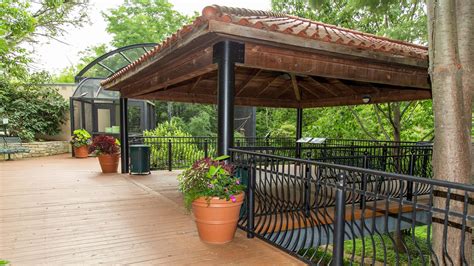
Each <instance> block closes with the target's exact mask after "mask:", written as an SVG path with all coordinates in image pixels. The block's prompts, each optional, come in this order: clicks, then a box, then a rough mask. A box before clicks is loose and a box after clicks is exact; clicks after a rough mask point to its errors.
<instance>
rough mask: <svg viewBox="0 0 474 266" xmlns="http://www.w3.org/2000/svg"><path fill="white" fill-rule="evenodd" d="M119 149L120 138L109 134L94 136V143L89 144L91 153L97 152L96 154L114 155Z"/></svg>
mask: <svg viewBox="0 0 474 266" xmlns="http://www.w3.org/2000/svg"><path fill="white" fill-rule="evenodd" d="M119 151H120V142H119V140H118V139H116V138H114V137H112V136H107V135H99V136H96V137H94V139H93V140H92V144H91V145H90V146H89V153H95V154H96V155H102V154H109V155H113V154H117V153H118V152H119Z"/></svg>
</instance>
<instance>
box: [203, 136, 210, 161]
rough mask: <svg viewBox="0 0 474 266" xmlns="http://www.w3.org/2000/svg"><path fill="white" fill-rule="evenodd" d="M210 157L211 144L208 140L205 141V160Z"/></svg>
mask: <svg viewBox="0 0 474 266" xmlns="http://www.w3.org/2000/svg"><path fill="white" fill-rule="evenodd" d="M207 157H209V143H208V142H207V139H205V140H204V158H207Z"/></svg>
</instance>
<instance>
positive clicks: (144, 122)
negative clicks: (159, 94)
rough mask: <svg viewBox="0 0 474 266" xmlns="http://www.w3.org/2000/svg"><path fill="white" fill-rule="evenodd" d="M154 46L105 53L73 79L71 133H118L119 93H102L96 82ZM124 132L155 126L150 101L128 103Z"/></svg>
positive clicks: (152, 105) (139, 131)
mask: <svg viewBox="0 0 474 266" xmlns="http://www.w3.org/2000/svg"><path fill="white" fill-rule="evenodd" d="M153 46H155V44H150V43H148V44H137V45H130V46H126V47H122V48H119V49H117V50H114V51H112V52H109V53H106V54H104V55H102V56H100V57H98V58H97V59H95V60H94V61H93V62H91V63H90V64H89V65H87V66H86V67H84V68H83V69H82V70H81V71H80V72H79V74H78V75H77V76H76V77H75V80H76V84H77V88H76V90H75V92H74V94H73V95H72V97H71V98H70V116H71V132H72V131H74V130H75V129H79V128H84V129H86V130H87V131H89V132H90V133H91V134H92V135H98V134H112V135H117V136H118V135H119V133H120V102H119V101H120V93H119V92H116V91H106V90H104V89H102V87H101V86H100V82H101V81H102V80H104V79H105V78H107V77H109V76H110V75H112V74H114V73H115V72H117V71H119V70H120V69H122V68H123V67H125V66H126V65H128V64H129V63H131V62H133V61H134V60H136V59H138V58H139V57H140V56H141V55H143V54H144V53H145V52H147V51H149V50H150V49H152V48H153ZM128 119H129V121H128V126H129V128H128V132H129V134H141V133H142V132H143V131H144V130H148V129H152V128H154V127H155V126H156V118H155V106H154V104H153V103H152V102H150V101H144V100H134V99H129V100H128Z"/></svg>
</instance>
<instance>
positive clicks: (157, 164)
mask: <svg viewBox="0 0 474 266" xmlns="http://www.w3.org/2000/svg"><path fill="white" fill-rule="evenodd" d="M182 125H183V124H182V121H181V120H180V119H172V120H171V122H164V123H162V124H159V125H158V126H157V127H156V128H155V129H153V130H148V131H144V132H143V136H145V137H184V138H185V139H181V140H180V139H178V140H176V139H174V140H173V141H176V142H178V141H179V144H176V145H173V147H172V150H173V153H172V156H173V157H172V160H173V165H175V166H178V167H180V166H185V167H187V166H189V165H190V164H192V162H194V161H195V160H197V159H201V158H203V157H204V151H203V150H201V149H199V147H198V145H197V144H196V143H195V142H193V141H192V140H193V137H192V135H191V134H189V133H188V132H186V131H185V130H184V129H183V126H182ZM145 144H148V145H150V146H151V149H150V151H151V166H152V167H153V168H160V169H164V168H165V167H166V166H167V162H168V139H156V138H146V139H145ZM173 144H174V143H173Z"/></svg>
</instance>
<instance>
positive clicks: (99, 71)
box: [75, 43, 156, 83]
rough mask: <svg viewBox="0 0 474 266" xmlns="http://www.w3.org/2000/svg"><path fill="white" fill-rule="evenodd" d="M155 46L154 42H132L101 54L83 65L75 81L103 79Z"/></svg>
mask: <svg viewBox="0 0 474 266" xmlns="http://www.w3.org/2000/svg"><path fill="white" fill-rule="evenodd" d="M155 46H156V43H140V44H133V45H128V46H124V47H121V48H118V49H116V50H113V51H111V52H108V53H106V54H103V55H102V56H100V57H98V58H96V59H95V60H94V61H92V62H91V63H90V64H88V65H87V66H85V67H84V68H83V69H82V70H81V71H80V72H79V73H78V74H77V75H76V77H75V81H76V83H79V82H81V80H83V79H86V78H94V79H105V78H107V77H109V76H111V75H112V74H114V73H115V72H117V71H119V70H120V69H122V68H124V67H125V66H127V65H128V64H130V63H132V62H133V61H135V60H137V59H138V58H140V56H142V55H143V54H144V53H146V52H148V51H149V50H151V49H153V47H155Z"/></svg>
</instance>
